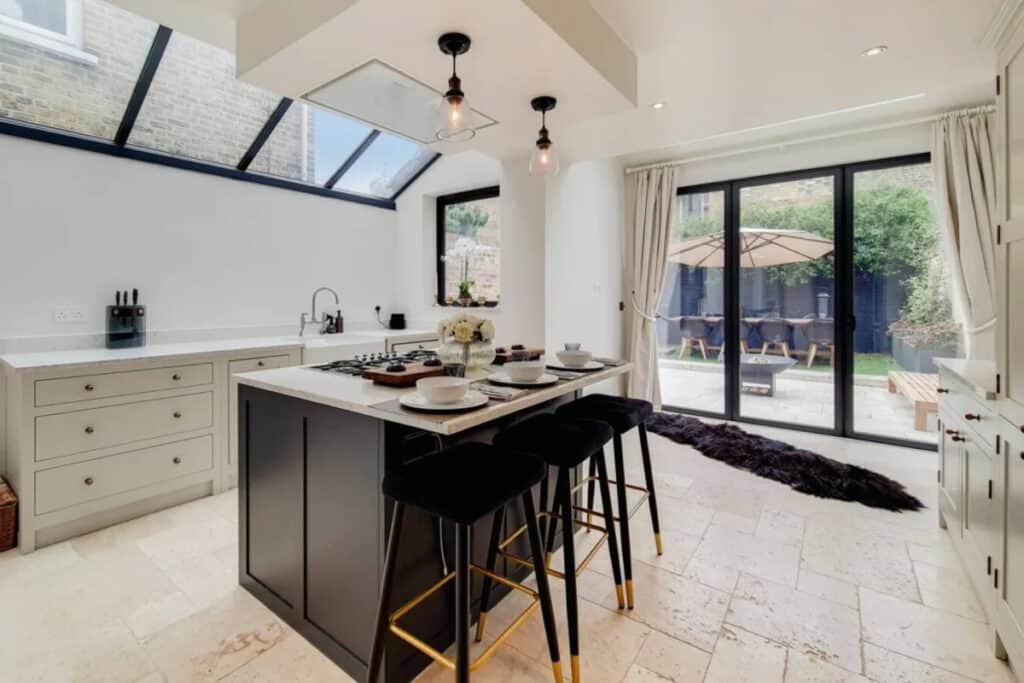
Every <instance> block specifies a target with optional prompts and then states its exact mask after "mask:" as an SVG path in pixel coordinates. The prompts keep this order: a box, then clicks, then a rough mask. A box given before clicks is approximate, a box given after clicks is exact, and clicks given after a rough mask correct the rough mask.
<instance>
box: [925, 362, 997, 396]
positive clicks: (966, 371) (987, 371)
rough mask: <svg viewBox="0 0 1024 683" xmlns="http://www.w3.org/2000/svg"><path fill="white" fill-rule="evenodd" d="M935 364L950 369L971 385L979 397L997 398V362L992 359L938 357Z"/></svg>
mask: <svg viewBox="0 0 1024 683" xmlns="http://www.w3.org/2000/svg"><path fill="white" fill-rule="evenodd" d="M935 365H937V366H939V367H940V368H945V369H946V370H949V371H950V372H952V373H953V374H954V375H956V376H957V377H959V378H960V379H961V380H963V381H964V382H966V383H967V384H969V385H971V386H972V387H973V388H974V392H975V393H976V394H977V395H978V397H979V398H982V399H984V400H986V401H994V400H996V396H997V394H996V364H995V361H990V360H964V359H962V358H936V359H935Z"/></svg>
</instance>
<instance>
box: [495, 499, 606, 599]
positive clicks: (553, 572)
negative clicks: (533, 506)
mask: <svg viewBox="0 0 1024 683" xmlns="http://www.w3.org/2000/svg"><path fill="white" fill-rule="evenodd" d="M573 509H576V510H579V511H580V512H589V511H588V510H587V509H586V508H576V507H574V508H573ZM541 517H547V518H548V519H550V520H551V523H552V524H554V523H555V521H556V520H561V519H562V516H561V515H556V514H554V513H552V512H539V513H537V518H538V519H540V518H541ZM562 523H563V524H564V523H565V520H562ZM572 523H573V524H574V525H578V526H581V527H584V528H586V529H587V531H599V532H600V533H601V538H599V539H598V540H597V543H595V544H594V547H593V548H591V549H590V552H588V553H587V556H586V557H584V558H583V561H582V562H580V563H579V564H578V565H577V566H576V576H579V575H580V574H582V573H583V572H584V571H586V569H587V567H588V566H590V563H591V562H592V561H593V559H594V558H595V557H596V556H597V552H598V551H599V550H600V549H601V546H602V545H604V542H605V541H606V540H608V530H607V529H605V528H604V527H603V526H598V525H596V524H591V523H590V522H582V521H580V520H572ZM525 532H526V525H525V524H524V525H523V526H521V527H519V528H518V529H516V530H515V531H514V532H513V533H512V535H511V536H509V537H508V538H506V539H505V540H504V541H502V542H501V543H499V544H498V555H500V556H501V557H504V558H505V559H506V560H508V561H509V562H514V563H515V564H518V565H522V566H524V567H529V568H530V569H533V562H531V561H530V560H528V559H525V558H522V557H519V556H518V555H515V554H513V553H510V552H509V551H507V550H505V548H507V547H508V546H509V545H511V544H512V543H513V542H514V541H515V540H516V539H517V538H519V537H520V536H522V535H523V533H525ZM548 559H549V558H545V562H544V565H545V566H546V567H547V564H548V562H547V560H548ZM547 570H548V576H553V577H555V578H556V579H562V580H563V581H564V580H565V573H564V572H560V571H558V570H557V569H552V568H551V567H547Z"/></svg>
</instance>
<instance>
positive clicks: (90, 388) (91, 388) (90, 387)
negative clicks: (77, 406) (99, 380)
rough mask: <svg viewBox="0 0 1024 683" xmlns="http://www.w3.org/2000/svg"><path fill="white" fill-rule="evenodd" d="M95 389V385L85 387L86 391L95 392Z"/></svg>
mask: <svg viewBox="0 0 1024 683" xmlns="http://www.w3.org/2000/svg"><path fill="white" fill-rule="evenodd" d="M95 388H96V387H94V386H93V385H91V384H86V385H85V390H86V391H92V390H93V389H95Z"/></svg>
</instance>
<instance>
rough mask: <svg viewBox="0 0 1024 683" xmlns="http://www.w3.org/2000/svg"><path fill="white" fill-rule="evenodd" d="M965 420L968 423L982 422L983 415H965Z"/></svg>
mask: <svg viewBox="0 0 1024 683" xmlns="http://www.w3.org/2000/svg"><path fill="white" fill-rule="evenodd" d="M964 419H965V420H968V421H969V420H977V421H978V422H981V415H979V414H977V413H964Z"/></svg>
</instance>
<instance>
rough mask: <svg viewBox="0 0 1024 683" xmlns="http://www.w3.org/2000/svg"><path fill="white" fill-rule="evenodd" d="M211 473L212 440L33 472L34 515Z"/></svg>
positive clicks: (193, 441) (185, 442)
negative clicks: (162, 482) (181, 478)
mask: <svg viewBox="0 0 1024 683" xmlns="http://www.w3.org/2000/svg"><path fill="white" fill-rule="evenodd" d="M210 469H213V436H202V437H199V438H197V439H188V440H186V441H178V442H177V443H169V444H164V445H162V446H154V447H153V448H144V449H142V450H138V451H131V452H128V453H118V454H117V455H109V456H107V457H105V458H97V459H96V460H88V461H86V462H80V463H76V464H74V465H65V466H64V467H55V468H53V469H50V470H41V471H39V472H36V514H37V515H42V514H45V513H47V512H53V511H54V510H60V509H61V508H66V507H70V506H72V505H78V504H80V503H85V502H88V501H90V500H97V499H99V498H106V497H107V496H112V495H115V494H118V493H124V492H126V491H132V490H134V489H138V488H142V487H143V486H149V485H151V484H156V483H159V482H161V481H167V480H169V479H175V478H177V477H182V476H185V475H186V474H194V473H196V472H203V471H205V470H210Z"/></svg>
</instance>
